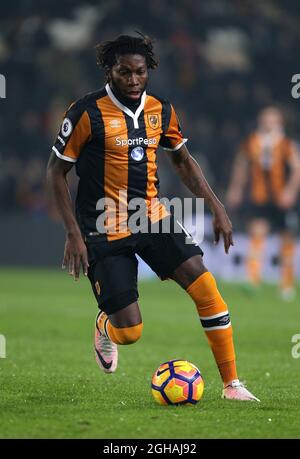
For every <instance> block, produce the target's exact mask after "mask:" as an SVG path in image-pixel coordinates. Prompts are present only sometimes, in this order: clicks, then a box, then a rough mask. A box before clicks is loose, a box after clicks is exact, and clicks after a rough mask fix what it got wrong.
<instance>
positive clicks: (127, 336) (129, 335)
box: [114, 323, 143, 345]
mask: <svg viewBox="0 0 300 459" xmlns="http://www.w3.org/2000/svg"><path fill="white" fill-rule="evenodd" d="M142 331H143V323H140V324H137V325H133V326H131V327H126V328H114V335H115V340H114V342H115V343H116V344H121V345H127V344H133V343H135V342H136V341H138V340H139V339H140V337H141V336H142Z"/></svg>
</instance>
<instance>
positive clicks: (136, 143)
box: [116, 137, 157, 147]
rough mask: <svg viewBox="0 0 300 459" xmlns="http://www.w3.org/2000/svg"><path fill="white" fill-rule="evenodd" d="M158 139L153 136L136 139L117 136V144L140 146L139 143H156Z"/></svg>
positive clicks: (145, 144)
mask: <svg viewBox="0 0 300 459" xmlns="http://www.w3.org/2000/svg"><path fill="white" fill-rule="evenodd" d="M156 144H157V139H156V138H154V137H152V138H150V139H144V137H137V138H136V139H122V137H116V145H117V146H118V147H125V146H127V145H128V146H133V147H134V146H139V145H144V146H147V145H156Z"/></svg>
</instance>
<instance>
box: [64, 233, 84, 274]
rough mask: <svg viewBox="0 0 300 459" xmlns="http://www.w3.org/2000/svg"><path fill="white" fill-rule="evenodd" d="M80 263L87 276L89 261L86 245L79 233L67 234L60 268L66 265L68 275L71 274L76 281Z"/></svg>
mask: <svg viewBox="0 0 300 459" xmlns="http://www.w3.org/2000/svg"><path fill="white" fill-rule="evenodd" d="M81 265H82V268H83V273H84V275H85V276H87V274H88V267H89V263H88V255H87V249H86V245H85V243H84V242H83V239H82V237H81V235H77V234H76V235H73V234H72V235H67V239H66V243H65V251H64V259H63V262H62V269H66V267H67V266H68V269H69V274H70V276H73V278H74V280H76V281H77V280H78V279H79V274H80V266H81Z"/></svg>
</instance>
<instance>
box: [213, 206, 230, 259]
mask: <svg viewBox="0 0 300 459" xmlns="http://www.w3.org/2000/svg"><path fill="white" fill-rule="evenodd" d="M213 215H214V216H213V227H214V233H215V241H214V243H215V244H218V242H219V240H220V234H222V235H223V239H224V249H225V252H226V253H228V251H229V248H230V246H231V245H234V243H233V239H232V224H231V221H230V220H229V217H228V215H227V213H226V210H225V208H224V207H223V206H222V207H218V208H217V209H215V210H214V211H213Z"/></svg>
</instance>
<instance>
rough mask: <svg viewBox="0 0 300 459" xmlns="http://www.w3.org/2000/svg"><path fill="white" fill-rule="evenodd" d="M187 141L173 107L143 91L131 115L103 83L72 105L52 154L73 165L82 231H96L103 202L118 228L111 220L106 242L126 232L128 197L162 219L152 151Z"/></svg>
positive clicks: (88, 232) (151, 216) (177, 145)
mask: <svg viewBox="0 0 300 459" xmlns="http://www.w3.org/2000/svg"><path fill="white" fill-rule="evenodd" d="M186 140H187V139H184V138H183V136H182V134H181V129H180V125H179V122H178V118H177V116H176V113H175V111H174V108H173V106H172V105H171V104H170V103H169V102H167V101H166V100H164V99H160V98H158V97H156V96H154V95H151V94H146V92H144V93H143V95H142V97H141V102H140V105H139V106H138V107H137V109H136V111H135V112H133V111H131V110H130V109H129V108H128V107H126V106H125V105H123V104H122V103H121V102H120V101H119V100H118V99H117V98H116V97H115V95H114V94H113V92H112V90H111V88H110V86H109V85H108V84H107V85H106V86H105V88H103V89H101V90H99V91H96V92H93V93H90V94H88V95H86V96H85V97H83V98H82V99H80V100H78V101H76V102H75V103H73V104H71V106H70V107H69V109H68V110H67V112H66V113H65V117H64V120H63V122H62V125H61V128H60V132H59V134H58V136H57V139H56V141H55V144H54V146H53V150H54V152H55V153H56V155H57V156H58V157H59V158H60V159H62V160H65V161H69V162H72V163H76V172H77V175H78V176H79V179H80V180H79V185H78V192H77V197H76V217H77V220H78V223H79V226H80V228H81V230H82V232H83V233H84V234H85V235H88V234H96V233H97V229H96V228H97V225H96V221H97V218H98V217H99V214H100V213H101V211H99V210H97V207H98V209H99V206H97V203H98V202H99V200H101V199H102V200H103V199H104V198H105V202H106V203H108V204H106V207H105V210H106V214H107V215H108V218H109V214H110V212H109V210H110V206H111V208H112V210H115V209H116V211H117V219H118V223H117V225H118V226H119V228H116V227H115V222H114V225H112V226H114V231H111V232H110V231H108V232H107V234H106V235H105V238H107V239H108V240H114V239H119V238H121V237H126V236H128V235H129V234H130V231H129V229H128V227H127V226H126V225H125V226H124V222H125V221H126V219H127V218H128V203H129V201H130V200H131V199H132V198H142V199H144V200H145V202H146V205H147V210H148V217H149V218H150V220H151V221H152V222H155V221H158V220H160V219H161V218H163V217H164V216H165V215H167V211H166V209H165V208H164V206H163V205H162V204H161V203H160V202H159V200H158V192H159V179H158V175H157V149H158V146H159V145H160V146H162V148H164V149H166V150H174V151H175V150H178V149H179V148H180V147H181V146H182V145H183V144H184V143H185V142H186ZM114 206H115V207H114ZM120 225H122V230H121V231H120ZM108 226H109V225H108ZM123 228H124V230H123ZM115 230H117V231H115Z"/></svg>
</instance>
